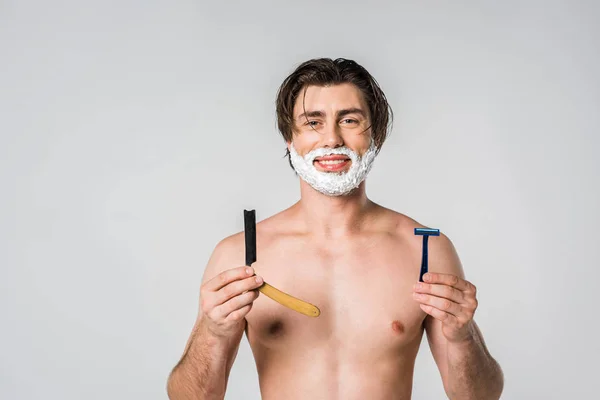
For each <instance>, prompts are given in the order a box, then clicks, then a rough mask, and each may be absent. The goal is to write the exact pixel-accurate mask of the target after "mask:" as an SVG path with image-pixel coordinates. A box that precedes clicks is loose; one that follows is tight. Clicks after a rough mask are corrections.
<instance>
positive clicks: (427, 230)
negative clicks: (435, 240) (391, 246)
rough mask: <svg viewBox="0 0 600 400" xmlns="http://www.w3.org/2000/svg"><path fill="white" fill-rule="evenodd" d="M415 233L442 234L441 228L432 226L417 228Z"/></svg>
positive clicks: (426, 234) (424, 234) (425, 234)
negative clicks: (432, 227)
mask: <svg viewBox="0 0 600 400" xmlns="http://www.w3.org/2000/svg"><path fill="white" fill-rule="evenodd" d="M415 235H417V236H440V230H439V229H431V228H415Z"/></svg>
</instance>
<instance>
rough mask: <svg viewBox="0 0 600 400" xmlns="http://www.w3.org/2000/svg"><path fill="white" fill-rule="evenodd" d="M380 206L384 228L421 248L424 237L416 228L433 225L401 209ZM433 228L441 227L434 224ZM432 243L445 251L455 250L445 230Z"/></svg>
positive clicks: (400, 238)
mask: <svg viewBox="0 0 600 400" xmlns="http://www.w3.org/2000/svg"><path fill="white" fill-rule="evenodd" d="M379 207H380V208H381V210H380V211H379V215H380V218H379V220H380V221H381V224H382V225H381V226H382V229H383V230H385V231H387V232H389V233H390V234H392V235H394V236H395V237H396V238H397V239H398V240H402V241H404V242H408V243H410V244H411V245H412V246H414V247H418V248H419V249H420V248H421V243H422V240H423V237H422V236H418V235H415V228H422V229H430V228H432V226H428V225H425V224H423V223H421V222H419V221H418V220H417V219H415V218H413V217H410V216H408V215H406V214H404V213H401V212H399V211H395V210H392V209H390V208H386V207H383V206H379ZM433 228H436V229H439V227H437V226H433ZM431 245H432V246H434V247H436V248H440V249H441V250H442V251H444V252H447V251H452V250H453V245H452V242H451V241H450V239H449V238H448V237H447V236H446V235H445V233H444V232H443V231H441V232H440V235H439V237H437V240H432V241H431Z"/></svg>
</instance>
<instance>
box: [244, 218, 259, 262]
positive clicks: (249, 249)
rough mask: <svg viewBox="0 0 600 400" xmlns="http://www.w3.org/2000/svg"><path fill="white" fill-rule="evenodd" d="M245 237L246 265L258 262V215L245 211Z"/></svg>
mask: <svg viewBox="0 0 600 400" xmlns="http://www.w3.org/2000/svg"><path fill="white" fill-rule="evenodd" d="M244 237H245V239H246V265H248V266H250V265H252V263H254V262H256V213H255V212H254V210H250V211H248V210H244Z"/></svg>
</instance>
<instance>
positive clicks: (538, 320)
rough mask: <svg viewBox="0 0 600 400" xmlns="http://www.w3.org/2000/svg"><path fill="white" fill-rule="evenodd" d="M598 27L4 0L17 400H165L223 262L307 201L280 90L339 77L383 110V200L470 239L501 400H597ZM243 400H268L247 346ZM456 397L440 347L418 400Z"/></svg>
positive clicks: (9, 362) (379, 181) (370, 12)
mask: <svg viewBox="0 0 600 400" xmlns="http://www.w3.org/2000/svg"><path fill="white" fill-rule="evenodd" d="M599 11H600V7H599V6H598V2H594V1H588V2H585V1H503V2H499V1H498V2H496V1H453V2H449V1H413V2H394V3H393V4H392V2H389V3H384V2H374V1H371V2H368V3H367V2H356V3H353V2H348V1H344V2H342V1H338V2H327V3H324V2H312V1H303V2H285V3H284V2H281V1H272V2H268V1H261V2H257V1H255V2H239V3H237V4H236V3H231V2H223V4H219V5H216V4H212V3H208V2H204V3H203V2H200V1H191V0H189V1H173V0H171V1H166V0H162V1H131V0H128V1H122V0H121V1H87V2H81V1H74V0H70V1H61V0H56V1H52V2H50V1H39V0H38V1H18V2H17V1H1V2H0V54H1V55H0V57H1V61H0V133H1V142H0V184H1V190H2V192H1V193H2V195H1V196H0V246H1V247H0V268H1V269H0V313H1V318H0V321H1V329H0V398H3V399H41V398H45V399H90V400H91V399H164V398H166V394H165V389H164V387H165V381H166V377H167V375H168V373H169V371H170V369H171V368H172V367H173V365H174V364H175V363H176V361H177V360H178V358H179V356H180V354H181V351H182V349H183V346H184V344H185V340H186V339H187V336H188V334H189V331H190V328H191V326H192V324H193V321H194V318H195V315H196V311H197V305H198V289H199V282H200V278H201V275H202V272H203V269H204V266H205V263H206V261H207V258H208V256H209V254H210V252H211V251H212V249H213V246H214V245H215V244H216V243H217V242H218V241H219V240H220V239H221V238H223V237H224V236H226V235H229V234H231V233H234V232H236V231H239V230H241V229H242V228H243V221H242V210H243V209H244V208H256V209H257V217H258V218H259V219H263V218H265V217H267V216H269V215H272V214H273V213H276V212H278V211H280V210H282V209H284V208H286V207H287V206H289V205H290V204H291V203H293V202H294V201H296V199H297V198H298V196H299V190H298V183H297V178H295V176H294V175H293V173H292V171H291V170H290V168H289V167H288V165H287V161H286V160H285V159H283V158H282V156H283V154H284V144H283V141H282V140H281V138H280V137H279V136H278V133H277V131H276V128H275V113H274V99H275V92H276V90H277V88H278V86H279V84H280V83H281V81H282V80H283V79H284V77H285V76H286V75H287V74H288V73H290V72H291V71H292V69H293V68H294V67H295V66H296V65H297V64H298V63H300V62H302V61H304V60H306V59H308V58H313V57H321V56H327V57H347V58H353V59H356V60H357V61H359V62H360V63H362V64H363V65H364V66H365V67H367V69H369V70H370V71H371V72H372V73H373V74H374V76H375V77H376V78H377V79H378V81H379V82H380V84H381V85H382V87H383V89H384V90H385V92H386V94H387V96H388V98H389V100H390V102H391V105H392V106H393V108H394V110H395V112H396V122H395V125H394V130H393V133H392V136H391V137H390V139H389V141H388V142H387V143H386V144H385V146H384V148H383V151H382V152H381V154H380V156H379V158H378V159H377V161H376V163H375V166H374V168H373V170H372V173H371V175H370V177H369V179H368V182H369V183H368V194H369V195H370V197H371V198H372V199H373V200H374V201H376V202H379V203H381V204H383V205H385V206H388V207H391V208H394V209H396V210H398V211H400V212H403V213H406V214H408V215H409V216H411V217H414V218H416V219H417V220H419V221H420V222H422V223H425V224H427V225H430V226H433V227H437V228H440V229H441V230H442V231H443V232H445V233H446V234H447V235H448V236H449V237H450V238H451V239H452V240H453V241H454V243H455V245H456V247H457V249H458V251H459V255H460V256H461V258H462V261H463V264H464V267H465V270H466V273H467V278H468V279H469V280H471V281H472V282H474V283H475V284H476V285H477V286H478V288H479V291H480V294H479V298H480V308H479V310H478V312H477V314H476V320H477V321H478V323H479V324H480V326H481V328H482V330H483V332H484V335H485V338H486V340H487V342H488V345H489V348H490V350H491V351H492V353H493V355H494V356H495V357H496V358H497V359H498V360H499V361H500V363H501V364H502V366H503V368H504V371H505V374H506V389H505V394H504V396H503V398H504V399H532V398H540V399H541V398H543V399H566V398H581V399H591V398H594V397H595V396H594V395H593V388H594V387H596V383H597V382H596V381H595V378H596V374H594V370H595V371H596V372H597V360H598V356H599V351H598V350H599V349H598V340H597V338H598V334H599V332H598V329H597V317H598V308H597V304H598V290H597V289H596V288H597V286H598V281H599V278H600V274H599V272H598V268H597V267H598V259H599V256H600V254H599V250H598V249H599V247H600V246H598V244H597V240H596V239H597V238H598V234H597V228H598V225H599V223H600V215H599V214H600V213H599V210H598V204H600V190H599V187H598V186H599V185H598V181H599V179H598V172H599V171H600V168H599V167H600V165H599V164H600V162H599V161H598V158H597V156H596V155H597V153H598V149H599V148H600V140H599V139H598V129H599V128H600V113H599V112H598V111H599V108H600V87H599V86H600V80H599V78H598V71H600V56H599V49H600V40H599V33H600V29H599V28H598V24H597V22H598V17H599V16H600V13H599ZM240 262H243V260H240ZM282 267H285V266H282ZM227 398H228V399H258V398H259V392H258V382H257V375H256V372H255V367H254V361H253V359H252V356H251V353H250V350H249V347H248V344H247V341H246V339H245V338H244V339H243V342H242V346H241V349H240V353H239V355H238V358H237V361H236V363H235V366H234V368H233V371H232V374H231V378H230V381H229V390H228V395H227ZM441 398H445V396H444V395H443V389H442V385H441V380H440V377H439V373H438V372H437V370H436V368H435V365H434V363H433V361H432V358H431V355H430V353H429V350H428V348H427V345H426V343H425V342H424V343H423V348H422V351H421V352H420V354H419V357H418V360H417V366H416V372H415V381H414V399H441Z"/></svg>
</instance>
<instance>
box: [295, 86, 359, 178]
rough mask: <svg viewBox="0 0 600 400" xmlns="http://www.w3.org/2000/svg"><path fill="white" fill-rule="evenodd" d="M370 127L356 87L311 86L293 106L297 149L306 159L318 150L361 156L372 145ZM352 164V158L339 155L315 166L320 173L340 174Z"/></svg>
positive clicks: (325, 156)
mask: <svg viewBox="0 0 600 400" xmlns="http://www.w3.org/2000/svg"><path fill="white" fill-rule="evenodd" d="M369 126H370V115H369V109H368V107H367V104H366V103H365V101H364V99H363V95H362V93H361V92H360V90H359V89H358V88H357V87H356V86H354V85H352V84H350V83H344V84H340V85H334V86H328V87H322V86H309V87H308V88H306V91H304V89H303V90H302V91H300V94H299V96H298V99H297V100H296V104H295V105H294V137H293V144H294V148H295V149H296V151H297V152H298V154H299V155H301V156H304V155H306V154H307V153H309V152H310V151H313V150H316V149H319V148H331V149H333V148H339V147H342V146H345V147H347V148H348V149H350V150H352V151H354V152H355V153H357V154H358V155H359V156H362V155H363V154H365V152H366V151H367V150H368V149H369V146H370V145H371V129H370V128H369ZM368 128H369V129H368ZM290 145H291V143H290V142H288V148H289V147H290ZM351 164H352V161H351V160H350V158H349V157H347V156H344V155H340V154H338V155H331V156H328V155H323V156H320V157H317V158H315V160H314V162H313V165H314V167H315V169H316V170H317V171H320V172H328V173H338V174H339V173H344V172H346V171H348V170H349V169H350V167H351Z"/></svg>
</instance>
